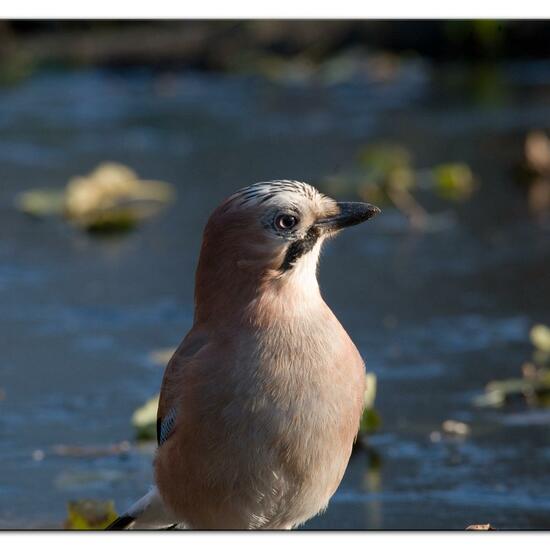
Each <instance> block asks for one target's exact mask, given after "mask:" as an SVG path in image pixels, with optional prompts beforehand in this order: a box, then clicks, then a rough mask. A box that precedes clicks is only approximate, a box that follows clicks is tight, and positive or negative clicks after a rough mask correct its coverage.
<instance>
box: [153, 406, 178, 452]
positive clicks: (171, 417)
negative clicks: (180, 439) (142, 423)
mask: <svg viewBox="0 0 550 550" xmlns="http://www.w3.org/2000/svg"><path fill="white" fill-rule="evenodd" d="M176 415H177V410H176V407H172V408H171V409H170V410H169V411H168V414H167V415H166V416H165V417H164V418H158V419H157V443H158V446H159V447H160V446H161V445H162V444H163V443H164V442H165V441H166V440H167V439H168V438H169V437H170V435H171V434H172V430H173V428H174V424H175V422H176Z"/></svg>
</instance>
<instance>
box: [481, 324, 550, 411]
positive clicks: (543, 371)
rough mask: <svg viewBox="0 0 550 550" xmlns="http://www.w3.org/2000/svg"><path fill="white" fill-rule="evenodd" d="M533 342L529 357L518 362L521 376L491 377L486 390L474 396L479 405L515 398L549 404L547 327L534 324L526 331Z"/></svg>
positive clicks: (549, 332)
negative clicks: (531, 352)
mask: <svg viewBox="0 0 550 550" xmlns="http://www.w3.org/2000/svg"><path fill="white" fill-rule="evenodd" d="M529 338H530V340H531V343H532V344H533V347H534V350H533V356H532V361H526V362H525V363H523V365H522V366H521V373H522V378H509V379H506V380H494V381H492V382H489V383H488V384H487V386H486V387H485V393H483V394H482V395H478V396H476V397H475V398H474V405H476V406H478V407H502V406H504V405H508V404H511V403H514V402H516V403H517V402H520V403H524V404H527V405H530V406H534V407H550V328H549V327H547V326H546V325H542V324H538V325H534V326H533V327H532V328H531V330H530V331H529Z"/></svg>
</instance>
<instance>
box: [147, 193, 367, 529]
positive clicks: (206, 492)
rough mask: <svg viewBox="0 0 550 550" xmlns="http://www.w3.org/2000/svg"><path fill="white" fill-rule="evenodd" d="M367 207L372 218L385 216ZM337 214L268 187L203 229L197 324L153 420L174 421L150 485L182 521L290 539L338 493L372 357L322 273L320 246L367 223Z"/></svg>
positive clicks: (238, 200) (309, 197)
mask: <svg viewBox="0 0 550 550" xmlns="http://www.w3.org/2000/svg"><path fill="white" fill-rule="evenodd" d="M262 185H263V186H264V187H262ZM250 189H252V191H250ZM255 189H256V191H254V190H255ZM268 195H269V196H268ZM266 197H267V198H266ZM362 206H363V211H362V212H363V214H361V215H362V216H363V218H364V219H368V217H371V216H372V215H374V214H375V213H376V212H377V209H375V208H374V207H370V205H362ZM366 207H369V208H370V210H369V211H368V213H367V210H366ZM355 208H356V210H357V208H358V207H355ZM289 209H290V210H289ZM352 210H353V208H352ZM281 211H282V212H288V211H291V212H295V213H297V214H296V216H295V217H297V218H298V224H297V225H296V227H295V228H294V229H293V232H292V234H290V233H289V232H288V231H286V229H285V230H279V228H278V225H276V224H277V223H282V222H280V221H279V218H277V216H278V214H277V213H278V212H281ZM350 211H351V210H350ZM342 212H343V210H342V207H341V206H340V205H339V204H338V203H336V202H335V201H334V200H332V199H330V198H328V197H326V196H324V195H322V194H320V193H318V192H317V191H316V190H315V189H314V188H313V187H310V186H307V185H306V184H302V183H297V182H273V183H266V184H257V185H256V186H252V187H251V188H247V189H245V190H242V191H241V192H239V193H237V194H235V195H234V196H232V197H231V198H230V199H228V200H227V201H226V202H225V203H223V204H222V205H221V206H220V207H219V208H218V209H216V211H215V212H214V213H213V214H212V216H211V218H210V220H209V221H208V224H207V226H206V229H205V232H204V239H203V245H202V249H201V254H200V260H199V264H198V268H197V273H196V289H195V308H196V309H195V319H194V324H193V327H192V329H191V330H190V332H189V333H188V335H187V336H186V337H185V339H184V340H183V342H182V343H181V345H180V346H179V348H178V349H177V351H176V352H175V354H174V356H173V357H172V359H171V360H170V362H169V364H168V366H167V368H166V372H165V375H164V380H163V384H162V390H161V398H160V404H159V412H158V414H159V418H160V419H161V420H162V419H163V418H164V417H165V416H166V415H167V414H168V413H169V411H171V410H176V411H177V414H176V417H175V423H174V425H173V428H172V430H171V433H170V436H169V437H168V438H167V440H166V441H165V442H164V443H163V444H162V445H161V446H160V447H159V449H158V452H157V456H156V460H155V480H156V484H157V487H158V491H159V493H160V496H161V499H162V501H163V503H164V505H165V507H166V508H167V510H169V511H170V513H171V515H173V517H175V518H177V521H178V522H181V523H183V524H185V525H186V526H188V527H190V528H200V529H248V528H269V529H287V528H292V527H294V526H296V525H298V524H300V523H302V522H304V521H306V520H307V519H309V518H310V517H312V516H314V515H315V514H317V513H318V512H320V511H321V510H323V509H324V508H325V507H326V506H327V504H328V502H329V499H330V497H331V496H332V495H333V493H334V492H335V491H336V489H337V487H338V485H339V483H340V481H341V479H342V476H343V475H344V472H345V469H346V466H347V463H348V460H349V457H350V454H351V449H352V445H353V441H354V439H355V437H356V434H357V430H358V426H359V421H360V417H361V412H362V409H363V396H364V391H365V375H364V363H363V360H362V358H361V356H360V354H359V352H358V351H357V349H356V347H355V346H354V344H353V342H352V341H351V339H350V338H349V336H348V335H347V333H346V332H345V330H344V329H343V327H342V325H341V324H340V323H339V321H338V320H337V319H336V317H335V316H334V314H333V313H332V311H331V310H330V308H329V307H328V306H327V305H326V303H325V302H324V301H323V299H322V297H321V294H320V292H319V286H318V283H317V277H316V265H317V259H318V255H319V250H320V248H321V245H322V242H323V240H324V239H325V237H327V236H330V235H332V234H334V233H335V232H336V231H337V230H338V229H340V226H344V225H350V224H352V223H358V220H359V217H360V216H359V217H357V216H358V214H357V212H356V214H355V215H356V218H357V219H355V218H354V221H349V220H351V214H348V218H346V219H345V220H347V223H345V220H344V215H343V213H342ZM338 216H339V217H338ZM272 218H273V219H274V220H275V222H272V221H270V220H272ZM333 219H335V220H337V222H336V221H331V220H333ZM364 219H361V220H359V221H364ZM319 220H322V222H321V223H318V222H319ZM327 220H328V222H327ZM283 221H285V220H283ZM273 223H275V225H273ZM270 224H271V225H270ZM308 239H309V240H308ZM292 243H294V245H293V244H292ZM292 245H293V247H294V248H293V252H295V253H293V254H291V252H289V249H290V246H292ZM306 249H307V250H306ZM303 250H306V252H303ZM297 254H299V255H298V257H297V259H295V261H294V262H293V263H292V262H291V261H290V260H292V259H293V258H294V257H295V256H296V255H297ZM285 261H286V262H287V263H285ZM288 262H290V267H289V265H288ZM281 266H285V267H284V268H283V267H281Z"/></svg>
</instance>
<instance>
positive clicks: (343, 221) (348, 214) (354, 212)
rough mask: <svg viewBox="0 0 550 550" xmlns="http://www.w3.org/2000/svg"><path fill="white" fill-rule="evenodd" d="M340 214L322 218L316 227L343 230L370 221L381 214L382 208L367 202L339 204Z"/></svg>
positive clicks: (326, 229)
mask: <svg viewBox="0 0 550 550" xmlns="http://www.w3.org/2000/svg"><path fill="white" fill-rule="evenodd" d="M336 204H337V205H338V207H339V208H340V213H339V214H336V215H335V216H331V217H330V218H322V219H320V220H318V221H317V222H316V224H315V225H316V226H318V227H319V228H320V229H323V230H325V231H330V230H333V231H334V230H338V229H343V228H344V227H350V226H352V225H357V224H359V223H363V222H366V221H367V220H370V219H371V218H373V217H374V216H376V214H379V213H380V208H378V207H377V206H374V205H372V204H368V203H366V202H338V203H336Z"/></svg>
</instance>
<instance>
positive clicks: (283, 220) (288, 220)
mask: <svg viewBox="0 0 550 550" xmlns="http://www.w3.org/2000/svg"><path fill="white" fill-rule="evenodd" d="M297 223H298V218H296V217H295V216H291V215H290V214H281V215H280V216H277V217H276V218H275V227H276V228H277V229H282V230H283V231H287V230H289V229H292V228H293V227H294V226H295V225H296V224H297Z"/></svg>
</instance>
